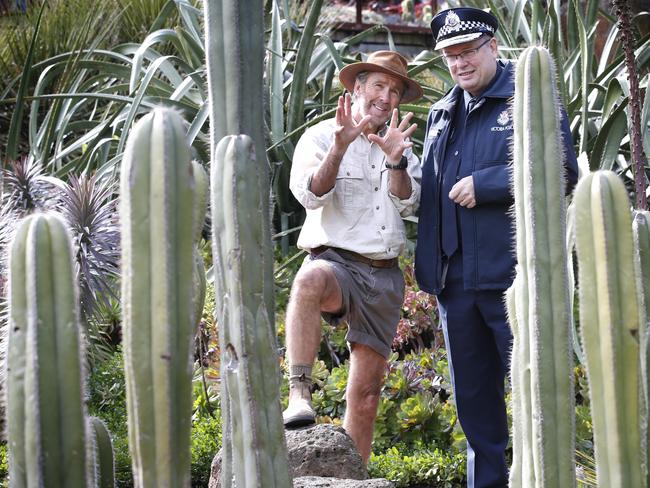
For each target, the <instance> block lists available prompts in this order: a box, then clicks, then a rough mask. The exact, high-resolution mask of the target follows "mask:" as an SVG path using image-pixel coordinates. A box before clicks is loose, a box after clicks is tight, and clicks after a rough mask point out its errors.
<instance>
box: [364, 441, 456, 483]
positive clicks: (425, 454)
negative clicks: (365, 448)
mask: <svg viewBox="0 0 650 488" xmlns="http://www.w3.org/2000/svg"><path fill="white" fill-rule="evenodd" d="M424 446H426V443H424V442H422V443H420V444H419V445H418V446H417V447H416V448H413V449H411V448H409V447H407V446H405V445H403V444H398V445H395V446H393V447H390V448H388V449H387V450H386V451H385V452H384V453H382V454H374V453H373V454H372V455H371V456H370V462H369V463H368V474H369V475H370V477H372V478H386V479H388V480H390V481H392V482H394V483H395V486H397V487H398V488H403V487H409V486H414V485H417V486H423V485H425V486H427V487H429V488H455V487H458V486H463V484H464V483H465V454H464V453H458V452H455V453H450V452H448V451H446V450H445V449H439V448H435V449H433V450H432V449H429V448H426V447H424Z"/></svg>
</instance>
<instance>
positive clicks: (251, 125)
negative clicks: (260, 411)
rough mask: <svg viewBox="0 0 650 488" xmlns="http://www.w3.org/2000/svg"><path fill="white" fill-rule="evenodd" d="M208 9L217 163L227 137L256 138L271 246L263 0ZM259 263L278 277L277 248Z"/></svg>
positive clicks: (269, 302)
mask: <svg viewBox="0 0 650 488" xmlns="http://www.w3.org/2000/svg"><path fill="white" fill-rule="evenodd" d="M319 1H320V0H319ZM203 8H204V11H205V44H206V49H205V51H206V61H207V73H208V88H209V94H210V96H209V103H210V139H211V141H212V142H211V145H212V147H211V155H212V161H214V159H215V151H216V147H217V144H218V142H219V141H220V140H221V139H222V138H223V137H224V136H226V135H229V134H247V135H248V136H250V137H251V138H252V139H253V141H254V145H255V154H256V155H257V164H258V165H259V168H258V171H260V172H261V174H262V177H261V178H258V179H257V181H256V185H257V186H256V187H255V189H253V188H249V191H258V192H259V194H260V195H261V196H262V198H263V199H264V200H265V204H264V207H263V209H262V210H261V214H260V217H261V219H262V223H263V224H262V232H263V233H264V240H265V242H267V241H270V240H271V212H270V208H271V207H270V181H271V178H270V171H269V165H268V161H267V159H266V149H265V147H264V118H263V114H264V81H263V77H264V1H263V0H248V1H246V2H242V1H240V0H205V1H204V3H203ZM258 265H259V266H260V267H262V268H264V270H265V276H269V277H270V276H273V247H272V246H264V248H263V253H262V255H261V256H260V261H259V263H258ZM264 301H265V302H266V308H267V310H273V309H274V289H273V280H272V279H267V280H264ZM269 325H270V326H273V322H271V323H270V324H269ZM272 334H275V331H272Z"/></svg>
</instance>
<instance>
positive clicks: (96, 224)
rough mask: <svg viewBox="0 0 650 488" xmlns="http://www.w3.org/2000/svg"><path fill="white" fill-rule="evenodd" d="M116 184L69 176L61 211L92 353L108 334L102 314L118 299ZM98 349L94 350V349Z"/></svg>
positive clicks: (118, 251) (108, 181)
mask: <svg viewBox="0 0 650 488" xmlns="http://www.w3.org/2000/svg"><path fill="white" fill-rule="evenodd" d="M116 204H117V199H116V197H115V183H114V182H113V181H112V180H99V179H98V178H97V177H96V176H95V175H93V176H86V175H81V176H79V177H77V176H71V177H70V178H69V181H68V184H66V185H65V186H64V188H63V192H62V197H61V203H60V211H61V213H62V214H63V216H64V217H65V219H66V221H67V222H68V226H69V228H70V232H71V235H72V237H73V243H74V248H75V266H76V270H77V275H78V280H79V291H80V294H79V295H80V302H81V304H80V305H81V307H80V310H81V319H82V321H83V323H84V324H85V325H86V326H87V329H88V335H89V341H90V343H91V347H90V348H89V349H90V352H91V354H92V353H93V352H94V353H98V352H100V350H101V349H102V347H101V344H102V343H103V342H105V341H106V339H107V336H108V334H110V331H108V330H104V328H105V327H104V325H105V324H106V323H107V321H108V322H112V321H111V320H106V319H107V317H105V316H104V315H105V313H106V311H107V310H112V304H111V302H112V300H114V299H117V286H118V285H117V277H118V274H119V256H120V232H119V222H118V215H117V211H116ZM94 346H97V347H94Z"/></svg>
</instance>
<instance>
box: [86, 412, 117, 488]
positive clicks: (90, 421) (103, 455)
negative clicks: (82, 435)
mask: <svg viewBox="0 0 650 488" xmlns="http://www.w3.org/2000/svg"><path fill="white" fill-rule="evenodd" d="M86 432H87V434H88V449H87V454H88V478H89V483H88V485H89V486H90V487H91V488H114V486H115V462H114V457H115V456H114V455H113V442H112V441H111V436H110V434H109V433H108V429H107V428H106V425H105V424H104V422H102V421H101V420H100V419H98V418H97V417H88V418H87V420H86Z"/></svg>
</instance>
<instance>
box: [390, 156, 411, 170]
mask: <svg viewBox="0 0 650 488" xmlns="http://www.w3.org/2000/svg"><path fill="white" fill-rule="evenodd" d="M384 164H385V165H386V167H387V168H388V169H406V168H407V166H408V165H409V160H408V159H406V156H404V155H402V158H401V159H400V160H399V163H398V164H388V162H385V163H384Z"/></svg>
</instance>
